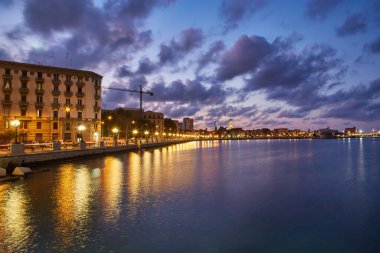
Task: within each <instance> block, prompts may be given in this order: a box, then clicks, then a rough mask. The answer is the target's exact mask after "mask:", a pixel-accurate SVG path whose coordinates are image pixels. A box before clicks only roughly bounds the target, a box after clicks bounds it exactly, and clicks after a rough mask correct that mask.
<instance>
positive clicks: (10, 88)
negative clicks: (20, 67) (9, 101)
mask: <svg viewBox="0 0 380 253" xmlns="http://www.w3.org/2000/svg"><path fill="white" fill-rule="evenodd" d="M3 92H4V93H11V92H12V87H4V86H3Z"/></svg>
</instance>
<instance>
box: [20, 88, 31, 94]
mask: <svg viewBox="0 0 380 253" xmlns="http://www.w3.org/2000/svg"><path fill="white" fill-rule="evenodd" d="M19 90H20V93H21V94H28V93H29V89H28V88H20V89H19Z"/></svg>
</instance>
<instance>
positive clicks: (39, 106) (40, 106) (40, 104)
mask: <svg viewBox="0 0 380 253" xmlns="http://www.w3.org/2000/svg"><path fill="white" fill-rule="evenodd" d="M44 105H45V104H44V102H36V104H35V106H36V108H39V109H40V108H42V107H44Z"/></svg>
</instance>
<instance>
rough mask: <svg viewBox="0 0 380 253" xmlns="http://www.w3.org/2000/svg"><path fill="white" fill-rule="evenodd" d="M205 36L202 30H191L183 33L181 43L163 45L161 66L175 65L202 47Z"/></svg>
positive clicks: (160, 54) (173, 41)
mask: <svg viewBox="0 0 380 253" xmlns="http://www.w3.org/2000/svg"><path fill="white" fill-rule="evenodd" d="M203 40H204V36H203V32H202V30H200V29H195V28H189V29H186V30H184V31H182V33H181V35H180V38H179V41H176V40H174V39H173V40H172V41H171V42H170V43H169V44H161V47H160V52H159V55H158V57H159V61H160V64H175V63H177V62H178V60H179V59H181V58H182V57H184V56H186V54H188V53H190V52H191V51H193V50H194V49H196V48H198V47H200V46H201V45H202V43H203Z"/></svg>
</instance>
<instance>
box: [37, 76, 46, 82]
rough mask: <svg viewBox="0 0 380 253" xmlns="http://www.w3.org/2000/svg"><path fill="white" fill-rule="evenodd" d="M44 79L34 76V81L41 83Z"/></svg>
mask: <svg viewBox="0 0 380 253" xmlns="http://www.w3.org/2000/svg"><path fill="white" fill-rule="evenodd" d="M44 81H45V79H43V78H42V77H36V83H43V82H44Z"/></svg>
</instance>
